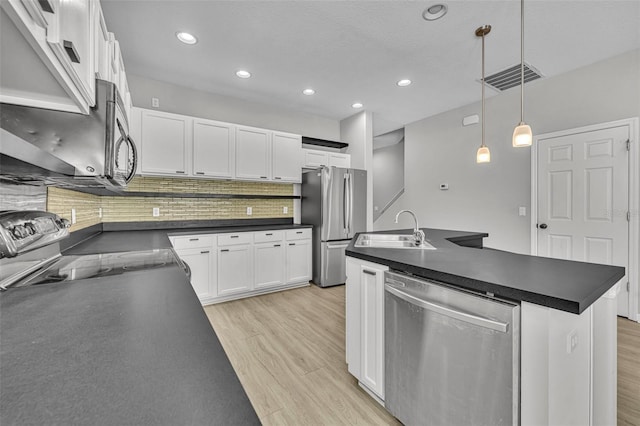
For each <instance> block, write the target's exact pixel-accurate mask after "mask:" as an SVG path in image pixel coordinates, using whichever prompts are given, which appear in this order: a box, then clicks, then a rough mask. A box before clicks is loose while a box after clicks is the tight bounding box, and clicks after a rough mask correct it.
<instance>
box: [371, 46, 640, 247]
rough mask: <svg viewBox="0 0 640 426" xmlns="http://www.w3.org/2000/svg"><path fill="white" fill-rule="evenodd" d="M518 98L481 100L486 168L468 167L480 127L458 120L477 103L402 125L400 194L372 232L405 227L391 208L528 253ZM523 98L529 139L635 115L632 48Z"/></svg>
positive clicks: (636, 57) (526, 159)
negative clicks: (515, 142)
mask: <svg viewBox="0 0 640 426" xmlns="http://www.w3.org/2000/svg"><path fill="white" fill-rule="evenodd" d="M478 92H480V86H478ZM519 95H520V92H519V90H517V89H511V90H509V91H507V92H505V93H501V94H499V95H496V96H494V97H492V98H489V99H488V100H487V102H486V142H487V145H488V146H489V148H490V149H491V163H489V164H476V163H475V153H476V150H477V148H478V146H479V145H480V126H479V125H475V126H469V127H463V126H462V118H463V117H464V116H467V115H471V114H478V113H480V103H479V102H478V103H474V104H471V105H467V106H465V107H462V108H458V109H455V110H451V111H448V112H445V113H443V114H439V115H436V116H433V117H429V118H426V119H424V120H420V121H417V122H415V123H411V124H409V125H407V126H405V194H404V196H402V197H401V198H400V199H399V200H398V202H397V203H396V205H394V207H393V208H392V209H390V210H389V211H387V212H386V213H385V214H384V215H383V216H382V217H381V218H380V219H379V220H378V221H377V222H376V226H375V227H376V229H393V228H398V227H402V228H408V227H410V226H411V223H410V221H408V220H407V219H409V218H406V219H404V220H403V221H401V223H400V225H395V224H394V223H393V215H395V213H396V211H397V210H399V209H401V208H410V209H413V210H415V212H416V214H417V215H418V218H419V219H420V223H421V225H422V226H425V227H434V228H449V229H464V230H473V231H486V232H488V233H489V234H490V236H489V238H488V239H486V240H485V241H486V244H487V246H489V247H494V248H499V249H503V250H510V251H515V252H521V253H528V252H529V251H530V235H529V232H530V217H529V214H530V213H531V212H530V191H531V165H530V164H531V163H530V152H531V150H530V149H528V148H520V149H515V148H512V147H511V135H512V132H513V127H514V126H515V125H516V124H517V123H518V121H519V115H520V111H519ZM525 96H526V97H525V99H526V106H525V108H526V110H525V114H526V116H525V118H526V121H527V122H528V123H529V124H530V125H531V126H532V129H533V132H534V135H539V134H542V133H548V132H553V131H558V130H563V129H571V128H574V127H580V126H586V125H590V124H596V123H602V122H607V121H613V120H619V119H624V118H630V117H637V116H640V50H636V51H632V52H628V53H626V54H623V55H620V56H616V57H614V58H611V59H608V60H605V61H602V62H598V63H595V64H592V65H589V66H586V67H583V68H580V69H577V70H574V71H572V72H569V73H566V74H564V75H560V76H556V77H553V78H548V79H541V80H538V81H535V82H532V83H529V84H527V86H526V95H525ZM440 183H448V184H449V188H450V189H449V190H448V191H440V190H439V188H438V185H439V184H440ZM519 206H525V207H526V208H527V216H526V217H520V216H518V207H519Z"/></svg>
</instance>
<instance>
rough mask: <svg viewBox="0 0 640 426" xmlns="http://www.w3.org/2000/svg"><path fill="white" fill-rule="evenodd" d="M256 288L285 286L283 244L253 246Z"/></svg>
mask: <svg viewBox="0 0 640 426" xmlns="http://www.w3.org/2000/svg"><path fill="white" fill-rule="evenodd" d="M253 259H254V260H253V261H254V274H255V288H266V287H275V286H279V285H282V284H284V247H282V242H275V243H261V244H256V245H254V246H253Z"/></svg>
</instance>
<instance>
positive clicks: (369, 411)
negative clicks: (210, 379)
mask: <svg viewBox="0 0 640 426" xmlns="http://www.w3.org/2000/svg"><path fill="white" fill-rule="evenodd" d="M205 312H206V313H207V316H208V317H209V320H210V321H211V324H212V325H213V327H214V329H215V330H216V333H217V334H218V337H219V338H220V341H221V342H222V345H223V346H224V349H225V351H226V352H227V355H228V356H229V359H230V360H231V363H232V364H233V367H234V368H235V370H236V373H237V374H238V377H239V378H240V381H241V382H242V385H243V386H244V389H245V390H246V392H247V394H248V396H249V399H250V400H251V402H252V404H253V407H254V408H255V410H256V412H257V414H258V417H259V418H260V420H261V421H262V423H263V424H265V425H320V424H326V425H341V424H345V425H357V424H360V425H386V424H394V425H397V424H399V423H398V422H397V421H396V420H395V419H394V418H393V417H391V416H390V415H389V414H388V413H387V412H386V411H385V410H384V409H383V408H382V407H381V406H379V405H378V404H377V403H376V402H374V401H373V399H372V398H371V397H369V396H368V395H367V394H366V393H365V392H364V391H363V390H362V389H360V388H359V387H358V385H357V382H356V380H355V379H354V378H353V377H352V376H351V375H350V374H349V373H348V372H347V366H346V364H345V360H344V353H345V351H344V349H345V348H344V342H345V340H344V321H345V318H344V286H339V287H331V288H325V289H321V288H318V287H316V286H313V285H312V286H310V287H304V288H299V289H295V290H289V291H284V292H280V293H272V294H268V295H265V296H259V297H253V298H248V299H242V300H237V301H233V302H227V303H222V304H218V305H211V306H207V307H206V308H205ZM618 425H619V426H628V425H634V426H640V324H637V323H634V322H631V321H628V320H623V319H619V320H618Z"/></svg>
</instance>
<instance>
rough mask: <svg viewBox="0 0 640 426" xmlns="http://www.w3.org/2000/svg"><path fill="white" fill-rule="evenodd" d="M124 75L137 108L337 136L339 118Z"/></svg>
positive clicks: (330, 137) (326, 137)
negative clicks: (153, 102)
mask: <svg viewBox="0 0 640 426" xmlns="http://www.w3.org/2000/svg"><path fill="white" fill-rule="evenodd" d="M127 78H128V82H129V88H130V90H131V96H132V100H133V105H134V106H137V107H140V108H148V109H158V110H160V111H166V112H172V113H175V114H184V115H190V116H194V117H201V118H209V119H212V120H219V121H225V122H229V123H235V124H244V125H246V126H255V127H262V128H265V129H270V130H280V131H283V132H291V133H297V134H300V135H304V136H310V137H314V138H320V139H329V140H339V139H340V122H339V121H338V120H334V119H331V118H326V117H320V116H316V115H311V114H305V113H302V112H299V111H296V110H294V109H285V108H279V107H274V106H270V105H266V104H260V103H255V102H248V101H244V100H242V99H238V98H231V97H228V96H222V95H216V94H213V93H208V92H202V91H198V90H193V89H190V88H188V87H184V86H177V85H175V84H171V83H165V82H162V81H158V80H152V79H150V78H146V77H141V76H138V75H128V76H127ZM151 98H158V99H159V100H160V108H152V107H151Z"/></svg>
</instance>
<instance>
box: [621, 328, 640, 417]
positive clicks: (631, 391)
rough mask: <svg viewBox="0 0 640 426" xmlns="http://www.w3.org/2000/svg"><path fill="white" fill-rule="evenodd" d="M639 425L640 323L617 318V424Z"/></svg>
mask: <svg viewBox="0 0 640 426" xmlns="http://www.w3.org/2000/svg"><path fill="white" fill-rule="evenodd" d="M631 425H633V426H640V324H638V323H637V322H633V321H629V320H628V319H623V318H618V426H631Z"/></svg>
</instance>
